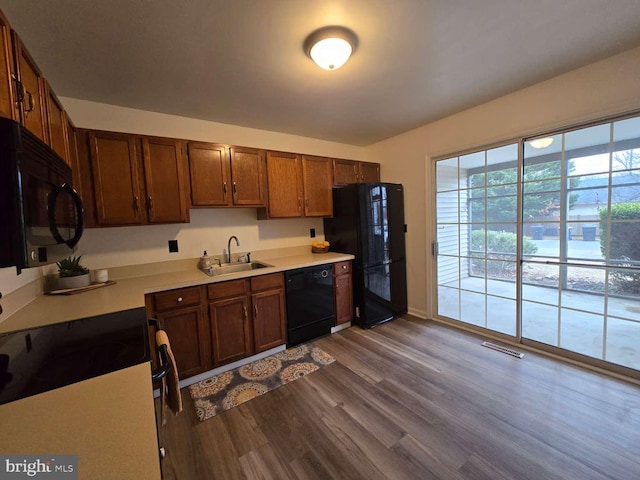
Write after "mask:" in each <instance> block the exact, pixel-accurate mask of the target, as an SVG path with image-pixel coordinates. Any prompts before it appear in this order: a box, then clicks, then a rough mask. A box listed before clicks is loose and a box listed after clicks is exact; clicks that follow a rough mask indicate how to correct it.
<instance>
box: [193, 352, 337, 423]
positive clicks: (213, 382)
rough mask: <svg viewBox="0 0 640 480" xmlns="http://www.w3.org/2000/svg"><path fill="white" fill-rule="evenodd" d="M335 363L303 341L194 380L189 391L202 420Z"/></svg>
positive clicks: (326, 354) (330, 357)
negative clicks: (217, 373)
mask: <svg viewBox="0 0 640 480" xmlns="http://www.w3.org/2000/svg"><path fill="white" fill-rule="evenodd" d="M333 362H335V359H334V358H333V357H332V356H331V355H329V354H328V353H326V352H323V351H322V350H320V349H319V348H318V347H314V346H313V345H307V344H302V345H298V346H297V347H293V348H289V349H288V350H285V351H284V352H280V353H276V354H275V355H271V356H270V357H266V358H263V359H262V360H256V361H255V362H251V363H248V364H246V365H243V366H242V367H238V368H236V369H234V370H229V371H228V372H224V373H221V374H219V375H216V376H215V377H211V378H208V379H206V380H202V381H201V382H198V383H195V384H193V385H191V386H190V387H189V393H190V394H191V398H193V403H194V404H195V407H196V414H197V416H198V419H199V420H200V421H201V422H202V421H204V420H207V419H209V418H211V417H214V416H216V415H217V414H218V413H221V412H224V411H225V410H229V409H230V408H233V407H237V406H238V405H240V404H241V403H244V402H246V401H248V400H251V399H252V398H256V397H259V396H260V395H264V394H265V393H267V392H268V391H270V390H274V389H276V388H278V387H280V386H281V385H284V384H286V383H289V382H293V381H294V380H297V379H299V378H302V377H304V376H305V375H307V374H309V373H311V372H315V371H316V370H319V369H320V368H322V367H324V366H325V365H329V364H330V363H333Z"/></svg>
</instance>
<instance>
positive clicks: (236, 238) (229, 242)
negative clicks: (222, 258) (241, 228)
mask: <svg viewBox="0 0 640 480" xmlns="http://www.w3.org/2000/svg"><path fill="white" fill-rule="evenodd" d="M234 238H235V240H236V247H239V246H240V241H239V240H238V237H236V236H235V235H232V236H230V237H229V241H228V242H227V255H229V261H228V262H227V263H231V240H233V239H234Z"/></svg>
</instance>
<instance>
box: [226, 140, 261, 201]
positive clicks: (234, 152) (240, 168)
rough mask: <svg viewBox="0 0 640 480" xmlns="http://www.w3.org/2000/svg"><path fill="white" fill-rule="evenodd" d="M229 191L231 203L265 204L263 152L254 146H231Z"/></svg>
mask: <svg viewBox="0 0 640 480" xmlns="http://www.w3.org/2000/svg"><path fill="white" fill-rule="evenodd" d="M230 154H231V191H232V198H233V204H234V205H239V206H247V207H252V206H253V207H263V206H264V205H265V171H264V170H265V167H264V153H263V152H262V151H261V150H257V149H255V148H244V147H231V149H230Z"/></svg>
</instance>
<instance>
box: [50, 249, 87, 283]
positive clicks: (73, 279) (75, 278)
mask: <svg viewBox="0 0 640 480" xmlns="http://www.w3.org/2000/svg"><path fill="white" fill-rule="evenodd" d="M81 258H82V255H80V256H78V257H67V258H64V259H62V260H60V261H59V262H58V263H57V264H56V265H58V273H59V275H60V276H59V278H58V288H60V289H66V288H79V287H86V286H89V285H91V275H90V274H89V269H88V268H86V267H83V266H82V265H80V259H81Z"/></svg>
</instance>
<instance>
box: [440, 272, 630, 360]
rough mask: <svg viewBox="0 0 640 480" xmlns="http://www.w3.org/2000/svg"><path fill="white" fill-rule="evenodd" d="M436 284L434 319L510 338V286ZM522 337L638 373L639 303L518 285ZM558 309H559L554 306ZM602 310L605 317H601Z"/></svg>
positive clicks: (470, 280)
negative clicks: (483, 328)
mask: <svg viewBox="0 0 640 480" xmlns="http://www.w3.org/2000/svg"><path fill="white" fill-rule="evenodd" d="M457 286H458V285H457V282H453V283H448V284H445V285H438V314H439V315H441V316H444V317H448V318H452V319H455V320H461V321H463V322H466V323H470V324H473V325H478V326H481V327H485V328H489V329H491V330H495V331H498V332H502V333H505V334H508V335H513V336H515V332H516V301H515V295H516V285H515V282H509V281H502V280H492V279H487V280H486V282H485V279H484V278H479V277H467V278H464V279H462V281H461V285H460V287H461V288H460V289H458V288H456V287H457ZM522 300H523V302H522V336H523V337H525V338H529V339H532V340H536V341H539V342H543V343H546V344H549V345H553V346H557V347H560V348H564V349H567V350H571V351H574V352H578V353H581V354H584V355H588V356H590V357H594V358H598V359H602V360H606V361H608V362H612V363H616V364H619V365H624V366H626V367H631V368H634V369H637V370H640V298H637V297H636V298H620V297H612V296H610V297H609V298H608V301H607V303H606V305H605V298H604V296H603V295H601V294H596V293H584V292H578V291H569V290H559V289H558V288H553V287H543V286H536V285H523V292H522ZM559 305H560V308H558V306H559ZM605 310H606V317H605Z"/></svg>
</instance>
